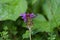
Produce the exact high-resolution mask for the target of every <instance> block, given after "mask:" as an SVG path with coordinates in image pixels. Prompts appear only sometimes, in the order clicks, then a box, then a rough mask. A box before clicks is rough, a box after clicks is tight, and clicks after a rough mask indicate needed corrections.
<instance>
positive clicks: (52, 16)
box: [43, 0, 60, 26]
mask: <svg viewBox="0 0 60 40" xmlns="http://www.w3.org/2000/svg"><path fill="white" fill-rule="evenodd" d="M43 9H44V12H45V15H46V16H47V17H48V19H49V21H50V22H51V21H52V22H53V21H54V23H56V26H59V25H60V21H59V20H60V11H59V10H60V0H49V1H48V0H46V2H45V3H44V5H43Z"/></svg>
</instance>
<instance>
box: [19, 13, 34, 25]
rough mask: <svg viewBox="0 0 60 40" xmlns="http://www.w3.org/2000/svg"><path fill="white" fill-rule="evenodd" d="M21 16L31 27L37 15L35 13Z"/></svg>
mask: <svg viewBox="0 0 60 40" xmlns="http://www.w3.org/2000/svg"><path fill="white" fill-rule="evenodd" d="M20 16H22V19H23V20H24V22H25V23H26V24H27V25H28V26H31V24H32V19H33V18H34V17H35V15H34V14H33V13H30V14H29V13H24V14H21V15H20Z"/></svg>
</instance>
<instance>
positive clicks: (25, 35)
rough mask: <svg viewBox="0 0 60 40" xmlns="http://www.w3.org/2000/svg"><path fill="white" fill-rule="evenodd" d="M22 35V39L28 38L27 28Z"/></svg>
mask: <svg viewBox="0 0 60 40" xmlns="http://www.w3.org/2000/svg"><path fill="white" fill-rule="evenodd" d="M22 36H23V39H24V38H28V37H29V31H28V30H27V31H26V32H25V33H24V34H23V35H22Z"/></svg>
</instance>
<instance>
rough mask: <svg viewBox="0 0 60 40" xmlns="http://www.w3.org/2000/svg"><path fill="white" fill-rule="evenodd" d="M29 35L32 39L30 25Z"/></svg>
mask: <svg viewBox="0 0 60 40" xmlns="http://www.w3.org/2000/svg"><path fill="white" fill-rule="evenodd" d="M29 37H30V40H31V27H29Z"/></svg>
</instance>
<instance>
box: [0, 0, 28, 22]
mask: <svg viewBox="0 0 60 40" xmlns="http://www.w3.org/2000/svg"><path fill="white" fill-rule="evenodd" d="M0 1H1V3H0V21H2V20H14V21H15V20H16V19H17V18H18V17H19V16H20V14H21V13H24V12H25V11H26V9H27V2H26V0H0Z"/></svg>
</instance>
